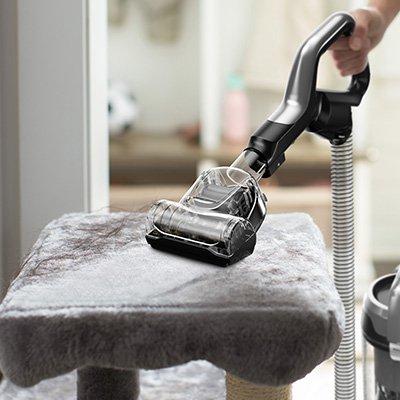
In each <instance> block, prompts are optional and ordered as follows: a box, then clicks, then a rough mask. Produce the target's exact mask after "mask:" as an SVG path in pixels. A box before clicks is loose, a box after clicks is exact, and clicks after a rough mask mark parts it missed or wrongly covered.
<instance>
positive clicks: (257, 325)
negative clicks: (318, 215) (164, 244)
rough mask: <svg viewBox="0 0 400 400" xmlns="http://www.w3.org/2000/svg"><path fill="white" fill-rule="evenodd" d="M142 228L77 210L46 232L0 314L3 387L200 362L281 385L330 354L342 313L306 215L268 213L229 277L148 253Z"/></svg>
mask: <svg viewBox="0 0 400 400" xmlns="http://www.w3.org/2000/svg"><path fill="white" fill-rule="evenodd" d="M145 220H146V217H145V215H144V214H141V213H114V214H100V213H99V214H81V213H79V214H69V215H65V216H63V217H62V218H60V219H58V220H56V221H53V222H51V223H50V224H49V225H48V226H46V228H45V229H44V230H43V231H42V233H41V234H40V237H39V238H38V240H37V242H36V244H35V245H34V246H33V248H32V251H31V252H30V254H29V255H28V257H27V258H26V260H25V261H24V263H23V265H22V268H21V272H20V273H19V275H18V277H17V278H16V279H15V280H14V282H13V283H12V285H11V287H10V288H9V290H8V293H7V295H6V297H5V299H4V301H3V303H2V304H1V306H0V367H1V370H2V371H3V373H4V375H5V376H6V377H7V378H8V379H10V380H11V381H12V382H13V383H15V384H17V385H19V386H24V387H26V386H32V385H35V384H37V383H38V382H40V381H41V380H43V379H48V378H53V377H56V376H58V375H63V374H66V373H68V372H71V371H73V370H75V369H77V368H81V367H85V366H99V367H111V368H121V369H135V368H137V369H160V368H166V367H172V366H176V365H179V364H184V363H186V362H188V361H191V360H207V361H209V362H211V363H212V364H214V365H215V366H217V367H218V368H221V369H224V370H226V371H228V372H231V373H233V374H234V375H236V376H239V377H241V378H243V379H247V380H249V381H252V382H255V383H260V384H267V385H284V384H289V383H292V382H294V381H296V380H298V379H300V378H302V377H304V376H305V375H306V374H307V373H309V372H310V371H311V370H312V369H313V368H314V367H315V366H317V365H318V364H319V363H321V362H322V361H323V360H325V359H327V358H329V357H330V356H332V354H333V353H334V352H335V350H336V349H337V347H338V346H339V343H340V340H341V335H342V331H343V328H344V313H343V308H342V304H341V301H340V299H339V296H338V294H337V292H336V290H335V287H334V284H333V282H332V279H331V277H330V276H329V273H328V270H327V266H326V254H325V246H324V243H323V240H322V236H321V233H320V231H319V230H318V228H317V227H316V225H315V224H314V223H313V221H312V219H311V218H310V217H309V216H308V215H305V214H286V215H270V216H268V217H267V218H266V220H265V222H264V224H263V226H262V227H261V229H260V231H259V232H258V241H257V245H256V249H255V251H254V253H253V255H251V256H250V257H248V258H246V259H244V260H242V261H240V262H239V263H237V264H235V265H233V266H231V267H228V268H220V267H216V266H214V265H209V264H206V263H202V262H198V261H193V260H188V259H186V258H183V257H179V256H174V255H171V254H167V253H163V252H159V251H157V250H154V249H152V248H151V247H150V246H149V245H147V243H146V242H145V239H144V231H145V225H146V224H145Z"/></svg>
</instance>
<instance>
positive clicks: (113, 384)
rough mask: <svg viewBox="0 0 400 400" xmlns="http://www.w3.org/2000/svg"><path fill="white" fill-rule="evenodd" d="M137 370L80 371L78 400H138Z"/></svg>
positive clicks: (83, 369)
mask: <svg viewBox="0 0 400 400" xmlns="http://www.w3.org/2000/svg"><path fill="white" fill-rule="evenodd" d="M138 397H139V374H138V372H137V371H136V370H130V371H127V370H120V369H113V368H98V367H85V368H82V369H79V370H78V400H110V399H118V400H137V398H138Z"/></svg>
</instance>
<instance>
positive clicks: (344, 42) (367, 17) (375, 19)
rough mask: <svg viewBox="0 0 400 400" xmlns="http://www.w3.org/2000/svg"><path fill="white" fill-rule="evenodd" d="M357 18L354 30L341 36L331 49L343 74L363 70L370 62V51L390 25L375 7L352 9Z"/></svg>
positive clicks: (353, 73)
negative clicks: (347, 35) (345, 35)
mask: <svg viewBox="0 0 400 400" xmlns="http://www.w3.org/2000/svg"><path fill="white" fill-rule="evenodd" d="M350 14H351V15H352V16H353V17H354V19H355V20H356V26H355V28H354V32H353V34H352V35H351V36H349V37H343V38H340V39H339V40H338V41H337V42H336V43H334V44H333V45H332V46H331V48H330V50H331V53H332V57H333V59H334V61H335V65H336V67H337V68H338V69H339V71H340V74H341V75H342V76H348V75H356V74H359V73H360V72H362V71H363V70H364V69H365V67H366V65H367V63H368V53H369V52H370V51H371V50H372V49H373V48H374V47H375V46H376V45H377V44H378V43H379V42H380V41H381V39H382V37H383V35H384V33H385V31H386V28H387V26H388V24H387V22H386V21H385V18H384V16H383V15H382V14H381V13H380V11H379V10H378V9H376V8H374V7H366V8H360V9H357V10H354V11H351V12H350Z"/></svg>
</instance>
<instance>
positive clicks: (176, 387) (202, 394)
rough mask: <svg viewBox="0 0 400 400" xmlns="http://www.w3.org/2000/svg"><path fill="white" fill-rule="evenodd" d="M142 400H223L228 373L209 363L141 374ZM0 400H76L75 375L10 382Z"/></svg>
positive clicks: (0, 392) (3, 385)
mask: <svg viewBox="0 0 400 400" xmlns="http://www.w3.org/2000/svg"><path fill="white" fill-rule="evenodd" d="M140 381H141V393H140V397H139V400H171V399H173V400H188V399H190V400H217V399H220V400H223V399H224V398H225V373H224V371H222V370H220V369H218V368H216V367H214V366H213V365H212V364H210V363H208V362H206V361H193V362H190V363H187V364H184V365H181V366H179V367H171V368H165V369H160V370H155V371H141V373H140ZM0 400H76V373H75V372H71V373H69V374H65V375H61V376H58V377H57V378H52V379H47V380H44V381H42V382H40V383H38V384H37V385H35V386H33V387H31V388H20V387H18V386H16V385H14V384H13V383H11V382H10V381H9V380H5V381H3V382H2V383H1V384H0Z"/></svg>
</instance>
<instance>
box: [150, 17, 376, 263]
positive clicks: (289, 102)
mask: <svg viewBox="0 0 400 400" xmlns="http://www.w3.org/2000/svg"><path fill="white" fill-rule="evenodd" d="M354 26H355V21H354V19H353V18H352V17H351V16H350V15H349V14H347V13H336V14H333V15H331V16H330V17H329V18H328V19H327V20H326V21H325V22H324V23H322V24H321V25H320V26H319V27H318V28H317V29H316V30H315V31H314V32H313V33H312V34H311V36H310V37H309V38H308V39H307V40H306V41H305V42H304V44H303V45H302V46H301V48H300V49H299V51H298V52H297V55H296V59H295V62H294V64H293V67H292V71H291V74H290V77H289V82H288V85H287V88H286V92H285V96H284V99H283V101H282V103H281V105H280V106H279V107H278V109H277V110H276V111H275V112H274V113H273V114H272V115H271V116H270V117H269V118H268V119H267V120H266V122H265V123H264V124H262V125H261V127H260V128H259V129H257V130H256V131H255V132H254V133H253V135H252V136H251V138H250V141H249V144H248V147H247V148H246V149H244V151H243V152H242V154H241V155H239V157H238V158H237V159H236V160H235V161H234V162H233V164H232V165H231V166H230V167H222V168H215V169H211V170H209V171H206V172H205V173H203V174H202V175H201V176H200V177H199V178H198V179H197V181H196V182H195V184H194V185H193V186H192V187H191V188H190V189H189V191H188V192H187V193H186V194H185V195H184V196H183V198H182V199H181V201H180V202H179V203H174V202H169V201H166V200H161V201H159V202H157V203H156V204H155V205H154V206H153V207H152V208H151V210H150V212H149V217H148V233H147V235H146V239H147V241H148V243H150V244H151V246H153V247H154V248H157V249H160V250H165V251H169V252H173V253H177V254H182V255H186V256H190V257H194V258H197V259H201V260H203V261H207V262H212V263H214V264H217V265H223V266H226V265H229V264H232V263H234V262H236V261H238V260H240V259H242V258H244V257H246V256H248V255H249V254H251V253H252V252H253V249H254V246H255V243H256V232H257V230H258V229H259V227H260V226H261V224H262V222H263V220H264V218H265V215H266V199H265V196H264V195H263V194H262V192H261V190H260V187H259V184H258V182H259V180H260V179H261V178H267V177H270V176H271V175H272V174H273V173H274V172H275V171H276V170H277V169H278V168H279V167H280V166H281V165H282V163H283V162H284V161H285V151H286V150H287V148H288V147H289V146H290V145H291V144H292V143H293V142H294V141H295V140H296V139H297V137H298V136H299V135H300V134H301V133H302V132H303V131H304V130H305V129H307V130H308V131H310V132H315V133H317V134H319V135H321V136H323V137H325V138H327V139H329V140H330V141H331V142H332V143H334V144H341V143H344V142H345V141H346V140H347V138H348V137H349V136H350V134H351V130H352V118H351V107H352V106H357V105H359V104H360V102H361V99H362V96H363V95H364V93H365V91H366V90H367V87H368V83H369V68H368V66H367V67H366V68H365V70H364V71H363V72H362V73H361V74H359V75H356V76H353V78H352V80H351V84H350V86H349V88H348V90H347V91H345V92H329V91H320V90H317V89H316V80H317V70H318V63H319V59H320V57H321V55H322V54H323V53H324V52H325V51H326V50H327V49H328V48H329V47H330V45H331V44H333V43H334V42H335V41H336V40H337V39H339V38H340V37H341V36H343V35H350V34H351V33H352V31H353V29H354Z"/></svg>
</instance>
